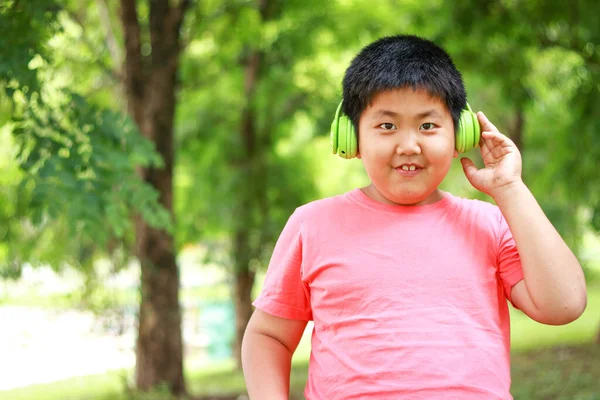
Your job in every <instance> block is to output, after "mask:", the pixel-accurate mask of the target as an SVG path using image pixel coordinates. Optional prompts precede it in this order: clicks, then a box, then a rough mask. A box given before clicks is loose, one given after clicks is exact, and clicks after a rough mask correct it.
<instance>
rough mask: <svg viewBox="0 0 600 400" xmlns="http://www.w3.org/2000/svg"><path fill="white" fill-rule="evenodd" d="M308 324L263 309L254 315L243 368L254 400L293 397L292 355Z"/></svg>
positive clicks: (244, 349) (247, 335) (243, 358)
mask: <svg viewBox="0 0 600 400" xmlns="http://www.w3.org/2000/svg"><path fill="white" fill-rule="evenodd" d="M306 324H307V321H302V320H294V319H285V318H279V317H276V316H274V315H271V314H268V313H266V312H264V311H261V310H259V309H257V310H256V311H255V312H254V314H252V317H251V318H250V322H249V323H248V327H247V328H246V332H245V333H244V340H243V342H242V368H243V370H244V379H245V381H246V389H247V391H248V396H249V397H250V400H261V399H269V400H270V399H273V400H278V399H281V400H284V399H288V398H289V392H290V370H291V364H292V355H293V354H294V351H296V347H298V343H300V339H301V338H302V334H303V333H304V329H305V328H306Z"/></svg>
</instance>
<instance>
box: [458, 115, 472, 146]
mask: <svg viewBox="0 0 600 400" xmlns="http://www.w3.org/2000/svg"><path fill="white" fill-rule="evenodd" d="M465 112H466V110H463V111H462V112H461V113H460V118H459V120H458V131H457V132H456V139H455V142H456V146H455V147H456V151H458V152H459V153H464V152H465V148H466V145H465V137H466V134H467V129H468V125H469V124H470V123H471V122H470V121H469V120H470V118H468V119H467V118H465V117H466V114H465Z"/></svg>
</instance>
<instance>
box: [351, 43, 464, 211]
mask: <svg viewBox="0 0 600 400" xmlns="http://www.w3.org/2000/svg"><path fill="white" fill-rule="evenodd" d="M343 92H344V99H343V105H342V107H343V108H342V111H343V112H344V114H346V115H347V116H348V118H349V119H350V120H351V121H352V124H353V125H354V128H355V131H356V133H357V134H358V138H357V139H358V153H357V157H359V158H361V159H362V162H363V165H364V166H365V170H366V172H367V174H368V175H369V178H370V179H371V185H370V186H369V187H368V188H367V189H366V190H367V191H368V192H367V194H368V195H369V196H370V197H372V198H374V199H375V200H378V201H380V202H383V203H392V204H402V205H418V204H430V203H433V202H436V201H437V200H438V199H439V198H440V197H441V192H440V191H439V190H438V186H439V185H440V183H441V182H442V180H443V179H444V178H445V176H446V174H447V173H448V171H449V169H450V165H451V163H452V159H453V158H454V157H456V156H457V155H458V152H457V151H456V146H455V133H456V130H457V128H458V121H459V120H460V115H461V112H462V110H463V109H464V107H465V106H466V94H465V89H464V85H463V82H462V77H461V75H460V73H459V72H458V71H457V70H456V68H455V66H454V64H453V62H452V60H451V58H450V56H449V55H448V54H446V52H445V51H444V50H442V49H441V48H440V47H438V46H437V45H435V44H434V43H432V42H430V41H427V40H425V39H420V38H417V37H415V36H394V37H386V38H383V39H380V40H378V41H376V42H374V43H372V44H370V45H368V46H367V47H365V48H364V49H363V50H362V51H361V52H360V53H359V54H358V55H357V56H356V57H355V58H354V60H353V61H352V63H351V65H350V67H349V68H348V70H347V71H346V75H345V77H344V81H343Z"/></svg>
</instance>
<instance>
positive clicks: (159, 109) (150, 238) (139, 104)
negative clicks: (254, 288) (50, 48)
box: [120, 0, 189, 394]
mask: <svg viewBox="0 0 600 400" xmlns="http://www.w3.org/2000/svg"><path fill="white" fill-rule="evenodd" d="M188 7H189V1H187V0H180V2H179V3H178V4H177V5H176V6H170V5H169V0H153V1H151V2H150V18H149V31H150V44H151V49H152V50H151V51H152V53H151V54H150V55H149V56H148V57H147V58H144V57H143V56H142V53H141V46H142V40H141V35H140V22H139V19H138V15H137V10H136V1H135V0H121V10H120V11H121V15H120V16H121V23H122V27H123V38H124V43H125V60H124V66H123V74H122V77H123V87H124V89H125V94H126V98H127V109H128V113H129V115H130V116H131V117H132V118H133V120H134V121H135V122H136V124H137V126H138V128H139V130H140V131H141V132H142V134H143V135H144V136H145V137H146V138H148V139H149V140H150V141H152V142H153V143H154V145H155V148H156V150H157V151H158V153H159V154H160V155H161V157H162V159H163V162H164V166H163V168H160V169H158V168H143V169H141V170H140V171H139V173H140V175H141V177H142V178H143V179H144V181H145V182H146V183H148V184H150V185H152V186H153V187H154V188H155V189H156V190H157V191H158V193H159V196H160V203H161V205H162V206H163V207H165V209H166V210H168V211H169V212H170V213H172V209H173V207H172V204H173V200H172V197H173V161H174V154H173V121H174V115H175V105H176V100H175V93H176V89H177V85H176V78H177V71H178V63H179V54H180V52H181V46H180V37H179V35H180V33H179V32H180V26H181V22H182V20H183V16H184V14H185V12H186V9H187V8H188ZM136 256H137V257H138V259H139V261H140V266H141V303H140V309H139V326H138V337H137V341H136V369H135V372H136V378H135V380H136V387H137V388H138V389H140V390H150V389H152V388H154V387H156V386H158V385H160V384H165V385H166V386H167V387H168V388H169V390H170V391H171V392H172V393H174V394H183V393H185V382H184V378H183V340H182V334H181V311H180V306H179V272H178V269H177V264H176V261H175V248H174V241H173V236H172V234H171V233H169V232H166V231H164V230H159V229H155V228H153V227H151V226H149V225H148V224H147V223H146V222H145V221H143V220H141V219H139V218H138V220H137V222H136Z"/></svg>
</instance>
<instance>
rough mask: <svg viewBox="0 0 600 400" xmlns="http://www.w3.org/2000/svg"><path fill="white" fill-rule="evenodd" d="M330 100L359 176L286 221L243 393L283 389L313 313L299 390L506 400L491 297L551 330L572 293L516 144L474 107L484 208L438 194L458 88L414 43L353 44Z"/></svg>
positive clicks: (276, 395)
mask: <svg viewBox="0 0 600 400" xmlns="http://www.w3.org/2000/svg"><path fill="white" fill-rule="evenodd" d="M343 95H344V96H343V112H344V114H345V115H347V117H348V118H349V119H350V121H351V122H352V125H353V127H354V129H355V131H356V132H357V135H358V150H357V155H356V156H357V157H358V158H360V159H361V160H362V162H363V165H364V167H365V170H366V172H367V174H368V176H369V178H370V180H371V183H370V185H368V186H367V187H365V188H361V189H355V190H352V191H350V192H348V193H346V194H343V195H340V196H336V197H333V198H328V199H323V200H319V201H315V202H312V203H309V204H307V205H304V206H302V207H299V208H298V209H297V210H296V211H295V212H294V214H293V215H292V216H291V217H290V219H289V221H288V223H287V224H286V227H285V228H284V230H283V232H282V234H281V236H280V238H279V240H278V242H277V245H276V247H275V250H274V253H273V256H272V259H271V262H270V264H269V268H268V272H267V276H266V279H265V284H264V289H263V291H262V293H261V295H260V296H259V298H258V299H257V300H256V301H255V303H254V305H255V306H256V308H257V309H256V311H255V313H254V314H253V316H252V318H251V320H250V323H249V325H248V328H247V330H246V333H245V337H244V342H243V346H242V359H243V367H244V374H245V379H246V384H247V389H248V393H249V395H250V398H251V399H253V400H254V399H270V400H275V399H286V398H287V397H288V392H289V377H290V376H289V374H290V363H291V358H292V354H293V353H294V351H295V349H296V346H297V345H298V342H299V340H300V338H301V336H302V333H303V331H304V328H305V326H306V324H307V321H309V320H313V321H314V329H313V333H312V341H311V357H310V365H309V375H308V382H307V384H306V389H305V397H306V398H307V399H326V400H332V399H400V398H402V399H404V398H406V399H503V400H504V399H512V397H511V395H510V392H509V390H510V365H509V351H510V343H509V312H508V306H507V300H508V301H510V302H511V303H512V304H513V305H514V306H515V307H517V308H519V309H520V310H522V311H523V312H524V313H525V314H527V315H528V316H529V317H531V318H532V319H534V320H536V321H539V322H541V323H544V324H553V325H558V324H566V323H569V322H571V321H573V320H575V319H576V318H578V317H579V316H580V315H581V314H582V312H583V310H584V309H585V306H586V301H587V297H586V296H587V295H586V288H585V280H584V276H583V272H582V270H581V267H580V265H579V263H578V261H577V259H576V258H575V256H574V255H573V253H572V252H571V251H570V249H569V248H568V247H567V245H566V244H565V243H564V241H563V240H562V239H561V237H560V236H559V234H558V233H557V232H556V230H555V229H554V227H553V226H552V225H551V223H550V222H549V221H548V219H547V218H546V216H545V215H544V213H543V211H542V210H541V209H540V207H539V205H538V204H537V202H536V200H535V199H534V197H533V196H532V194H531V193H530V191H529V190H528V188H527V187H526V186H525V185H524V183H523V181H522V180H521V158H520V154H519V151H518V149H517V148H516V146H515V145H514V143H513V142H512V141H511V140H510V139H508V138H507V137H506V136H504V135H503V134H501V133H500V132H499V131H498V130H497V129H496V127H495V126H494V125H493V124H492V123H491V122H490V121H489V120H488V119H487V118H486V117H485V115H484V114H483V113H481V112H479V113H477V119H478V123H479V124H480V127H481V141H480V142H479V143H480V147H481V154H482V158H483V161H484V163H485V167H484V168H482V169H479V170H478V169H477V168H476V167H475V166H474V165H473V163H472V161H471V160H469V159H467V158H463V159H461V163H462V166H463V169H464V173H465V175H466V177H467V179H468V180H469V182H470V183H471V184H472V185H473V186H474V187H475V188H476V189H478V190H480V191H482V192H484V193H486V194H488V195H489V196H491V197H492V198H493V199H494V201H495V203H496V205H492V204H488V203H485V202H481V201H476V200H467V199H461V198H458V197H455V196H453V195H451V194H449V193H445V192H442V191H440V190H439V189H438V186H439V184H440V183H441V182H442V180H443V179H444V177H445V176H446V174H447V173H448V170H449V168H450V164H451V162H452V159H453V158H456V157H458V152H457V151H456V149H455V148H456V145H455V133H456V132H457V129H458V123H459V118H460V114H461V111H462V110H463V109H464V108H465V105H466V94H465V89H464V85H463V82H462V77H461V75H460V73H459V72H458V71H457V70H456V68H455V66H454V64H453V62H452V60H451V58H450V56H449V55H448V54H446V52H445V51H444V50H443V49H441V48H440V47H438V46H437V45H435V44H434V43H432V42H430V41H427V40H424V39H421V38H418V37H414V36H394V37H387V38H383V39H380V40H378V41H376V42H374V43H372V44H371V45H369V46H367V47H365V48H364V49H363V50H362V51H361V52H360V53H359V54H358V55H357V56H356V58H355V59H354V60H353V61H352V63H351V65H350V67H349V68H348V70H347V71H346V74H345V77H344V81H343ZM517 249H518V251H517Z"/></svg>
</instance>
